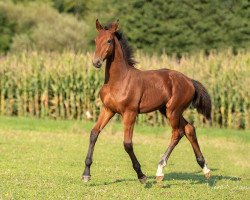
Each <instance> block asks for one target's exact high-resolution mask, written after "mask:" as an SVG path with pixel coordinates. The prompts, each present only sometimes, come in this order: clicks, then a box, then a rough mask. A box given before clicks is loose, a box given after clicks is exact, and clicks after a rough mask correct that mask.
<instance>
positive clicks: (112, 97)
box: [100, 86, 128, 113]
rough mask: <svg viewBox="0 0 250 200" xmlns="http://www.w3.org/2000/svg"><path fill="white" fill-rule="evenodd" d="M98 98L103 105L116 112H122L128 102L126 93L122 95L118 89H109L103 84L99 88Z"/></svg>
mask: <svg viewBox="0 0 250 200" xmlns="http://www.w3.org/2000/svg"><path fill="white" fill-rule="evenodd" d="M100 98H101V100H102V102H103V104H104V106H106V107H108V108H109V109H111V110H112V111H114V112H117V113H122V112H123V111H124V109H125V107H126V104H127V103H128V99H127V98H126V95H125V96H124V95H122V94H121V92H120V91H119V90H114V89H113V90H111V88H110V87H107V86H103V87H102V89H101V90H100Z"/></svg>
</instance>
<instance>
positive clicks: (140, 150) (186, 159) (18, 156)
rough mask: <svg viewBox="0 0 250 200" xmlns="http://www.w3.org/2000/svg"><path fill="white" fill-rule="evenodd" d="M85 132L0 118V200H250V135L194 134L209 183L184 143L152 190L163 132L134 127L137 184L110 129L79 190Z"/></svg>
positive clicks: (71, 125)
mask: <svg viewBox="0 0 250 200" xmlns="http://www.w3.org/2000/svg"><path fill="white" fill-rule="evenodd" d="M92 125H93V123H92V122H80V121H53V120H38V119H31V118H9V117H0V199H167V198H168V199H250V162H249V160H250V156H249V147H250V131H249V130H246V131H237V130H226V129H199V128H197V132H198V138H199V142H200V145H201V149H202V151H203V154H204V156H205V158H206V160H207V162H208V166H209V167H210V168H211V169H212V177H211V179H210V180H208V181H207V180H205V179H204V177H203V174H202V173H201V170H200V168H199V166H198V164H197V163H196V161H195V157H194V155H193V151H192V148H191V145H190V144H189V143H188V141H187V140H186V138H183V139H182V140H181V142H180V143H179V145H178V146H177V148H176V149H175V150H174V152H173V153H172V155H171V157H170V159H169V162H168V164H167V167H166V168H165V169H166V170H165V172H166V175H165V179H164V181H163V183H162V184H157V183H156V182H155V179H154V176H155V172H156V167H157V163H158V161H159V159H160V156H161V154H163V153H164V151H165V150H166V146H167V144H168V142H169V137H170V129H169V127H166V128H165V127H149V126H140V127H136V130H135V133H134V148H135V153H136V155H137V157H138V159H139V161H140V162H141V165H142V170H143V172H144V173H145V174H147V176H148V183H147V184H145V185H142V184H140V183H139V181H138V180H137V178H136V174H135V172H134V171H133V169H132V165H131V161H130V159H129V157H128V155H127V154H126V152H125V151H124V149H123V145H122V143H123V141H122V140H123V133H122V127H121V125H120V124H118V123H114V122H111V124H110V125H108V126H107V127H106V128H105V129H104V131H103V133H102V135H101V136H100V137H99V140H98V142H97V145H96V148H95V152H94V163H93V165H92V171H91V174H92V180H91V181H90V182H89V183H83V182H82V180H81V174H82V171H83V168H84V158H85V155H86V151H87V145H88V137H89V131H90V130H91V127H92Z"/></svg>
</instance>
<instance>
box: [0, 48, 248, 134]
mask: <svg viewBox="0 0 250 200" xmlns="http://www.w3.org/2000/svg"><path fill="white" fill-rule="evenodd" d="M230 52H231V51H224V52H221V53H216V54H211V55H209V56H204V55H203V54H196V55H193V56H189V57H183V58H182V59H181V60H177V59H176V58H175V57H169V56H167V55H161V56H156V55H155V56H148V55H145V54H143V53H141V52H137V53H136V60H137V61H139V63H138V64H137V68H139V69H142V70H147V69H158V68H164V67H165V68H170V69H175V70H178V71H180V72H182V73H184V74H186V75H188V76H189V77H191V78H193V79H195V80H198V81H200V82H202V83H203V84H204V86H205V87H206V88H207V89H208V91H209V94H210V96H211V98H212V103H213V109H212V119H213V126H220V127H227V128H236V129H249V110H250V102H249V99H250V98H249V86H250V78H249V77H250V52H243V53H239V54H238V55H232V54H231V53H230ZM91 57H92V56H91V54H90V53H86V54H75V53H73V52H70V51H69V52H64V53H62V54H58V53H39V54H38V53H36V52H25V53H23V54H19V55H12V54H10V55H7V56H4V57H1V58H0V113H1V115H7V116H32V117H38V118H54V119H78V120H96V119H97V117H98V114H99V111H100V107H101V105H102V103H101V101H100V99H99V96H98V93H99V90H100V87H101V85H102V84H103V81H104V67H103V68H102V69H101V70H96V69H94V67H92V64H91V63H92V62H91ZM184 116H185V117H186V118H187V119H188V120H189V121H190V122H192V123H195V124H199V125H202V124H204V122H203V117H202V116H201V115H198V114H197V112H196V111H195V110H194V109H187V110H186V111H185V113H184ZM117 120H119V116H118V117H117ZM137 123H139V124H142V123H145V124H150V125H162V124H165V123H167V120H166V119H165V118H164V117H162V116H161V114H160V113H159V112H153V113H149V114H146V115H140V116H139V117H138V119H137Z"/></svg>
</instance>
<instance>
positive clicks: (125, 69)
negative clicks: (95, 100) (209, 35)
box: [82, 19, 211, 183]
mask: <svg viewBox="0 0 250 200" xmlns="http://www.w3.org/2000/svg"><path fill="white" fill-rule="evenodd" d="M96 29H97V31H98V35H97V37H96V38H95V45H96V50H95V53H94V56H93V60H92V62H93V65H94V67H96V68H100V67H101V66H102V64H103V62H104V61H106V67H105V79H104V84H103V86H102V88H101V89H100V93H99V95H100V98H101V101H102V103H103V105H102V108H101V111H100V114H99V117H98V120H97V122H96V124H95V125H94V127H93V129H92V130H91V132H90V139H89V147H88V152H87V156H86V159H85V169H84V172H83V175H82V179H83V181H84V182H88V181H89V180H90V177H91V176H90V167H91V164H92V157H93V152H94V147H95V143H96V141H97V139H98V136H99V134H100V132H101V131H102V129H103V128H104V127H105V125H106V124H107V123H108V122H109V120H110V119H111V118H112V117H113V116H114V115H115V114H116V113H118V114H120V115H121V117H122V122H123V125H124V140H123V145H124V148H125V151H126V152H127V154H128V155H129V157H130V159H131V161H132V166H133V168H134V170H135V172H136V173H137V177H138V179H139V181H140V182H141V183H146V180H147V177H146V175H145V174H144V173H143V172H142V169H141V165H140V163H139V161H138V159H137V157H136V155H135V153H134V150H133V142H132V138H133V129H134V125H135V122H136V117H137V115H138V114H143V113H148V112H152V111H156V110H159V111H160V113H161V114H162V115H163V116H164V117H166V118H167V119H168V120H169V123H170V125H171V127H172V137H171V141H170V144H169V146H168V148H167V150H166V152H165V153H164V154H163V156H162V157H161V159H160V161H159V163H158V167H157V170H156V180H157V182H160V181H162V180H163V178H164V172H163V168H164V167H165V166H166V164H167V161H168V158H169V156H170V154H171V152H172V151H173V149H174V148H175V146H176V145H177V144H178V142H179V141H180V139H181V138H182V137H183V136H184V135H185V136H186V138H187V139H188V140H189V141H190V143H191V145H192V148H193V151H194V154H195V157H196V160H197V163H198V164H199V165H200V167H201V168H202V171H203V173H204V175H205V177H206V178H207V179H208V178H209V177H210V169H209V168H208V167H207V164H206V162H205V159H204V157H203V155H202V152H201V150H200V147H199V144H198V140H197V137H196V132H195V127H194V126H193V125H192V124H191V123H189V122H188V121H187V120H186V119H185V118H184V117H183V115H182V114H183V112H184V110H185V109H186V108H188V107H189V106H190V104H192V106H193V107H194V108H196V110H197V111H198V113H200V114H202V115H203V116H204V117H205V118H206V119H207V120H209V121H210V120H211V99H210V96H209V94H208V92H207V90H206V88H205V87H204V86H203V85H202V84H201V83H200V82H198V81H196V80H192V79H190V78H189V77H187V76H185V75H184V74H182V73H180V72H178V71H175V70H171V69H159V70H147V71H142V70H139V69H137V68H135V64H136V61H135V59H134V56H133V49H132V48H131V46H130V45H129V44H128V42H127V39H126V38H125V37H124V35H123V34H122V32H121V31H120V30H119V28H118V21H116V22H112V23H110V24H108V25H106V26H104V27H103V26H102V25H101V23H100V22H99V21H98V19H97V20H96Z"/></svg>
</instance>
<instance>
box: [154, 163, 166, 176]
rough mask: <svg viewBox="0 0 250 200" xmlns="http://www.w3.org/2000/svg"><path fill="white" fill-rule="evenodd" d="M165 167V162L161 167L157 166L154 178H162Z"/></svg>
mask: <svg viewBox="0 0 250 200" xmlns="http://www.w3.org/2000/svg"><path fill="white" fill-rule="evenodd" d="M165 166H166V162H164V163H163V165H161V164H159V165H158V168H157V171H156V176H164V173H163V168H164V167H165Z"/></svg>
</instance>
